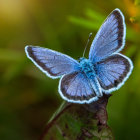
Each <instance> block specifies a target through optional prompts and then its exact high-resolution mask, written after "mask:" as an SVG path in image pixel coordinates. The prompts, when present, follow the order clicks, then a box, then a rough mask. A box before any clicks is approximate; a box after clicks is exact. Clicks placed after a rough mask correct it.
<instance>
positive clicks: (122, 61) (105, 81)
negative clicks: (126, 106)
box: [96, 54, 133, 93]
mask: <svg viewBox="0 0 140 140" xmlns="http://www.w3.org/2000/svg"><path fill="white" fill-rule="evenodd" d="M132 68H133V65H132V62H131V60H130V59H129V58H127V57H126V56H123V55H121V54H114V55H112V56H110V57H108V58H106V59H105V60H102V61H100V62H98V63H97V64H96V69H97V77H98V80H99V82H100V85H101V87H102V89H103V91H105V92H107V93H110V92H112V91H114V90H116V89H118V88H120V87H121V86H122V85H123V84H124V82H125V81H126V80H127V78H128V77H129V75H130V74H131V71H132Z"/></svg>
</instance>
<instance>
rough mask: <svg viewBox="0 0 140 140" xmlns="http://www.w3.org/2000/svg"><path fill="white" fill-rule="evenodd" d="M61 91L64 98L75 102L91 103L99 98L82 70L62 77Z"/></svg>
mask: <svg viewBox="0 0 140 140" xmlns="http://www.w3.org/2000/svg"><path fill="white" fill-rule="evenodd" d="M59 93H60V95H61V96H62V98H63V99H65V100H67V101H69V102H73V103H81V104H82V103H90V102H92V101H96V100H97V99H98V97H97V96H96V93H95V91H94V89H93V88H92V87H91V85H90V82H89V81H88V79H87V77H86V75H85V74H84V73H83V72H80V71H75V72H73V73H71V74H68V75H64V76H63V77H62V78H61V80H60V82H59Z"/></svg>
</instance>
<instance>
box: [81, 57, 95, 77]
mask: <svg viewBox="0 0 140 140" xmlns="http://www.w3.org/2000/svg"><path fill="white" fill-rule="evenodd" d="M80 69H81V71H83V72H84V73H85V74H86V76H87V77H88V78H90V79H93V78H94V77H95V75H96V72H95V68H94V65H93V64H92V62H91V61H90V60H89V59H86V58H84V57H81V58H80Z"/></svg>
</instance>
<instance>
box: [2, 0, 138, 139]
mask: <svg viewBox="0 0 140 140" xmlns="http://www.w3.org/2000/svg"><path fill="white" fill-rule="evenodd" d="M115 8H120V9H121V11H122V12H123V14H124V15H125V19H126V26H127V34H126V45H125V48H124V49H123V51H122V53H123V54H125V55H127V56H128V57H130V58H131V59H132V61H133V63H134V70H133V72H132V75H131V76H130V78H129V79H128V80H127V82H126V83H125V85H124V86H123V87H122V88H121V89H120V90H118V91H115V92H113V96H112V97H111V98H110V100H109V103H108V107H107V110H108V118H109V120H108V123H109V126H110V127H111V128H112V130H113V133H114V135H115V137H116V140H137V139H139V135H140V1H139V0H113V1H112V0H106V1H105V0H85V1H84V0H83V1H81V0H61V1H60V0H59V1H58V0H0V139H1V140H35V139H38V137H39V136H40V134H41V132H42V130H43V128H44V126H45V124H46V123H47V121H48V120H49V118H50V117H51V116H52V114H53V113H54V112H55V110H56V109H57V108H58V107H59V105H60V104H61V103H62V99H61V97H60V95H59V93H58V91H57V90H58V80H52V79H50V78H48V77H46V76H45V74H43V73H42V72H41V71H40V70H39V69H38V68H36V67H35V65H34V64H33V63H32V62H31V61H30V60H29V59H27V57H26V55H25V51H24V47H25V46H26V45H30V44H31V45H39V46H43V47H48V48H50V49H53V50H57V51H60V52H63V53H65V54H68V55H70V56H71V57H73V58H75V59H78V57H79V56H82V53H83V50H84V47H85V44H86V42H87V39H88V36H89V33H90V32H93V37H94V36H95V34H96V32H97V30H98V29H99V27H100V26H101V24H102V22H103V21H104V20H105V18H106V17H107V15H108V14H109V13H110V12H111V11H112V10H114V9H115ZM92 39H93V38H92ZM90 43H91V42H90ZM88 50H89V47H88V49H87V52H86V56H87V55H88Z"/></svg>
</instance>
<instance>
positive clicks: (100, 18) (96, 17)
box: [85, 9, 106, 23]
mask: <svg viewBox="0 0 140 140" xmlns="http://www.w3.org/2000/svg"><path fill="white" fill-rule="evenodd" d="M85 14H86V15H87V17H89V18H91V19H93V20H95V21H99V22H101V23H102V22H103V21H104V20H105V18H106V17H105V16H103V14H101V13H99V12H97V11H93V10H91V9H86V11H85Z"/></svg>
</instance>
